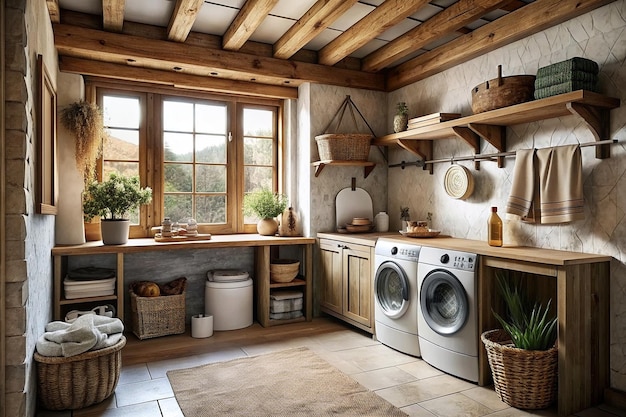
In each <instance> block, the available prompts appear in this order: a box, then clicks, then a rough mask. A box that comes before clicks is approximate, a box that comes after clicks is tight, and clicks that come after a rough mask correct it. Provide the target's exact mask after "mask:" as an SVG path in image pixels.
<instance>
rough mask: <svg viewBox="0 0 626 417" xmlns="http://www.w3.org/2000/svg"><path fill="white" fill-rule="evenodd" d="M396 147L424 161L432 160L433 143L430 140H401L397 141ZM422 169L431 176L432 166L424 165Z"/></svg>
mask: <svg viewBox="0 0 626 417" xmlns="http://www.w3.org/2000/svg"><path fill="white" fill-rule="evenodd" d="M398 145H400V147H402V148H403V149H405V150H407V151H409V152H411V153H412V154H414V155H417V156H419V157H420V158H422V160H424V161H430V160H431V159H433V141H432V140H403V139H398ZM423 169H425V170H428V173H429V174H430V175H432V174H433V164H424V167H423Z"/></svg>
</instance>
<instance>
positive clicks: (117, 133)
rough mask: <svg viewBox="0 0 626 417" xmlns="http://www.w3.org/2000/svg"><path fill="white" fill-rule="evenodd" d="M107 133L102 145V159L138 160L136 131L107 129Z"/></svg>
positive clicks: (137, 136)
mask: <svg viewBox="0 0 626 417" xmlns="http://www.w3.org/2000/svg"><path fill="white" fill-rule="evenodd" d="M107 133H108V135H109V137H108V138H107V139H106V141H105V144H104V159H118V160H130V161H137V160H138V159H139V131H138V130H125V129H107Z"/></svg>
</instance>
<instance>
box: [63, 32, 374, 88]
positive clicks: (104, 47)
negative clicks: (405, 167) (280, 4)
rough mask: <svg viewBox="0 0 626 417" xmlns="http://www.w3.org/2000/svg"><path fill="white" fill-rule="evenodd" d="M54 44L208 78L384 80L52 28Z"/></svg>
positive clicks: (360, 83)
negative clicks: (214, 76)
mask: <svg viewBox="0 0 626 417" xmlns="http://www.w3.org/2000/svg"><path fill="white" fill-rule="evenodd" d="M53 30H54V40H55V46H56V48H57V51H58V52H59V54H60V55H67V56H73V57H77V58H86V59H92V60H96V61H106V62H116V63H124V62H127V63H129V65H133V66H143V67H146V68H153V69H161V70H169V71H177V72H181V73H185V72H192V73H195V74H203V75H209V74H211V73H213V72H215V73H217V74H218V75H219V77H220V78H227V79H235V80H246V81H250V80H252V79H256V80H257V81H258V82H263V83H266V84H275V85H286V84H290V85H291V86H297V85H298V84H300V83H303V82H312V83H322V84H329V85H340V86H345V87H352V88H363V89H368V90H383V89H384V76H383V75H382V74H370V73H366V72H363V71H355V70H349V69H343V68H336V67H327V66H323V65H317V64H309V63H304V62H295V61H287V60H282V59H277V58H272V57H262V56H256V55H251V54H244V53H240V52H231V51H222V50H216V49H208V48H204V47H199V46H194V45H187V44H183V43H177V42H169V41H163V40H156V39H148V38H143V37H139V36H131V35H122V34H117V33H111V32H104V31H100V30H95V29H88V28H82V27H77V26H70V25H66V24H56V25H54V27H53Z"/></svg>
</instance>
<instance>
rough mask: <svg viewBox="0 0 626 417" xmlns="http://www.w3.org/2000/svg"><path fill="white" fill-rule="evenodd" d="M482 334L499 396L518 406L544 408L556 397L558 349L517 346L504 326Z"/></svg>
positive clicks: (509, 403)
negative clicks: (533, 348)
mask: <svg viewBox="0 0 626 417" xmlns="http://www.w3.org/2000/svg"><path fill="white" fill-rule="evenodd" d="M480 338H481V339H482V341H483V343H484V344H485V349H486V350H487V357H488V359H489V366H490V367H491V374H492V376H493V383H494V386H495V390H496V393H497V394H498V397H500V399H501V400H502V401H504V402H505V403H506V404H508V405H510V406H511V407H515V408H522V409H533V410H534V409H540V408H546V407H548V406H550V404H552V403H553V402H554V400H555V398H556V389H557V370H558V350H557V348H556V347H553V348H551V349H549V350H525V349H518V348H515V347H513V345H512V344H511V338H510V336H509V335H508V334H507V333H506V332H505V331H504V330H502V329H497V330H490V331H488V332H485V333H483V334H482V335H481V336H480Z"/></svg>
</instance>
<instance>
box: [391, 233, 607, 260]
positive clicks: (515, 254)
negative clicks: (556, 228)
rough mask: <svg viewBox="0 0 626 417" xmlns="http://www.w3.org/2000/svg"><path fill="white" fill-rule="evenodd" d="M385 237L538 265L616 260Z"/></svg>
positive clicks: (467, 242) (467, 241) (446, 239)
mask: <svg viewBox="0 0 626 417" xmlns="http://www.w3.org/2000/svg"><path fill="white" fill-rule="evenodd" d="M385 238H388V239H392V240H398V241H401V242H404V243H407V242H409V243H412V244H415V245H419V246H429V247H435V248H441V249H451V250H459V251H464V252H470V253H475V254H478V255H482V256H490V257H494V258H503V259H513V260H519V261H526V262H536V263H540V264H546V265H557V266H564V265H576V264H586V263H594V262H608V261H610V260H611V259H612V258H611V256H607V255H596V254H590V253H581V252H569V251H563V250H554V249H543V248H533V247H529V246H513V245H504V246H502V247H495V246H489V245H488V244H487V242H483V241H481V240H470V239H459V238H454V237H436V238H424V239H420V238H410V237H405V236H402V235H400V234H395V235H393V236H385Z"/></svg>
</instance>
